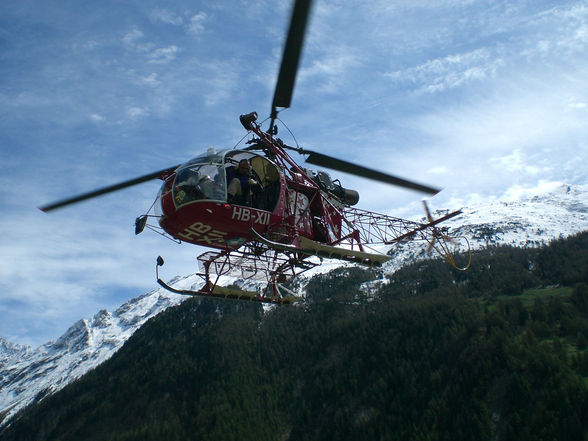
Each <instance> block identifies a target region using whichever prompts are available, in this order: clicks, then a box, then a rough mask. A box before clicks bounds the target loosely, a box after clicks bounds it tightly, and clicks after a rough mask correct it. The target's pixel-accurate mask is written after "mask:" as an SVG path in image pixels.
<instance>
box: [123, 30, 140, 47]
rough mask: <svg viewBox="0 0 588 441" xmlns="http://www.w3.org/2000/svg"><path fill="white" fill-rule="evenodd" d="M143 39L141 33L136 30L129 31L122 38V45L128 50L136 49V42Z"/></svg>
mask: <svg viewBox="0 0 588 441" xmlns="http://www.w3.org/2000/svg"><path fill="white" fill-rule="evenodd" d="M142 38H143V32H141V31H140V30H139V29H137V28H133V29H131V30H130V31H129V32H127V33H126V34H125V35H124V36H123V38H122V41H123V44H124V45H125V46H127V47H129V48H136V46H137V42H138V41H139V40H141V39H142Z"/></svg>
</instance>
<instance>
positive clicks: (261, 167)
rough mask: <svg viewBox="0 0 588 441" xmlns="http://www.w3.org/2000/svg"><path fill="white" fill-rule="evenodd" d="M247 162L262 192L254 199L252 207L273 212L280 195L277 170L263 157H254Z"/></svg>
mask: <svg viewBox="0 0 588 441" xmlns="http://www.w3.org/2000/svg"><path fill="white" fill-rule="evenodd" d="M249 162H250V163H251V169H252V170H253V172H254V173H255V175H256V178H258V179H259V181H260V184H261V187H262V191H261V192H260V193H258V194H257V195H256V197H255V198H254V201H253V206H254V208H259V209H260V210H267V211H273V210H274V208H275V207H276V203H277V202H278V197H279V195H280V174H279V173H278V169H277V168H276V166H275V165H274V164H272V163H271V162H270V161H268V160H267V159H266V158H264V157H263V156H254V157H253V158H251V160H250V161H249Z"/></svg>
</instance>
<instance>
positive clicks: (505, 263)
mask: <svg viewBox="0 0 588 441" xmlns="http://www.w3.org/2000/svg"><path fill="white" fill-rule="evenodd" d="M473 262H474V263H473V265H472V268H471V269H470V270H468V271H467V272H464V273H460V272H457V271H454V270H452V269H451V268H450V267H449V265H447V264H445V263H443V262H439V261H430V262H419V263H415V264H413V265H410V266H407V267H405V268H403V269H402V270H400V271H398V272H397V273H395V274H394V275H392V276H391V277H390V279H389V281H388V282H389V283H384V284H380V285H378V286H379V288H378V289H377V292H375V293H373V292H368V290H366V289H365V287H364V282H369V281H371V280H373V279H374V278H377V277H380V275H379V274H377V272H375V271H373V270H365V269H361V268H357V269H349V268H347V269H340V270H337V271H334V272H332V273H330V274H327V275H323V276H320V277H317V278H315V279H314V280H313V281H312V282H311V283H310V284H309V286H308V292H309V299H308V302H307V303H306V304H304V305H301V306H293V307H278V308H275V309H274V310H272V311H270V312H265V313H264V312H263V310H262V309H261V307H259V306H258V305H252V304H245V303H238V302H228V301H224V302H223V301H210V300H200V299H195V300H189V301H186V302H184V303H183V304H181V305H179V306H177V307H173V308H170V309H168V310H167V311H166V312H164V313H162V314H160V315H159V316H157V317H156V318H154V319H152V320H150V321H149V322H148V323H147V324H146V325H144V326H143V327H142V328H141V329H140V330H139V331H138V332H136V333H135V334H134V335H133V337H131V339H129V340H128V342H127V343H126V344H125V346H124V347H123V348H122V349H121V350H120V351H119V352H118V353H116V354H115V355H114V356H113V357H112V358H111V359H110V360H109V361H108V362H106V363H105V364H103V365H101V366H100V367H98V368H97V369H95V370H94V371H91V372H90V373H89V374H87V375H86V376H84V377H83V378H81V379H80V380H78V381H76V382H74V383H73V384H71V385H70V386H68V387H67V388H65V389H64V390H63V391H61V392H59V393H57V394H55V395H53V396H50V397H48V398H46V399H45V400H43V401H42V402H41V403H40V404H38V405H35V406H32V407H31V408H28V409H26V410H25V411H24V412H23V413H21V415H19V417H17V418H16V419H15V420H14V421H13V423H12V425H11V426H10V427H8V428H5V429H4V430H3V431H2V432H0V439H1V440H29V439H30V440H33V439H35V440H45V439H47V440H49V439H50V440H80V439H84V440H176V439H177V440H185V439H195V440H249V439H251V440H292V441H293V440H357V439H362V440H472V439H476V440H494V439H496V440H567V439H569V440H588V419H587V418H586V415H588V234H587V233H584V234H581V235H578V236H575V237H572V238H569V239H565V240H564V239H561V240H558V241H555V242H554V243H552V244H551V245H550V246H549V247H547V248H545V249H519V248H508V247H500V248H491V249H488V250H485V251H480V252H477V253H475V255H474V257H473Z"/></svg>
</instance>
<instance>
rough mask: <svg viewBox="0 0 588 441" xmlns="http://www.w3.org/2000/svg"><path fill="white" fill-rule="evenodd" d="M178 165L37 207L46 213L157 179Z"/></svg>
mask: <svg viewBox="0 0 588 441" xmlns="http://www.w3.org/2000/svg"><path fill="white" fill-rule="evenodd" d="M178 167H179V165H175V166H173V167H168V168H165V169H163V170H159V171H156V172H154V173H149V174H148V175H144V176H139V177H138V178H134V179H129V180H128V181H124V182H120V183H118V184H114V185H109V186H108V187H104V188H100V189H98V190H94V191H90V192H88V193H84V194H80V195H78V196H74V197H71V198H68V199H63V200H61V201H57V202H53V203H52V204H49V205H45V206H43V207H39V209H40V210H42V211H44V212H46V213H47V212H49V211H52V210H56V209H57V208H61V207H65V206H66V205H71V204H75V203H77V202H81V201H85V200H86V199H92V198H95V197H97V196H102V195H103V194H107V193H112V192H115V191H118V190H122V189H124V188H128V187H132V186H133V185H137V184H142V183H143V182H147V181H151V180H152V179H157V178H159V177H161V176H164V175H165V174H166V173H171V172H173V171H174V170H175V169H176V168H178Z"/></svg>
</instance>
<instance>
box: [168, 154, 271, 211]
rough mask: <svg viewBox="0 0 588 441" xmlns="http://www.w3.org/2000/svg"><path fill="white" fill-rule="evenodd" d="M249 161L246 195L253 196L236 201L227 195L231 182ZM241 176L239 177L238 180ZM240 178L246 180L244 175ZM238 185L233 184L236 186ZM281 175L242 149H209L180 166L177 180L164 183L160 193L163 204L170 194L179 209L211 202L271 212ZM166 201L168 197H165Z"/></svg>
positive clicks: (266, 160) (269, 164)
mask: <svg viewBox="0 0 588 441" xmlns="http://www.w3.org/2000/svg"><path fill="white" fill-rule="evenodd" d="M243 160H247V162H248V163H249V165H250V172H249V175H248V178H247V179H245V180H246V181H247V182H251V184H252V185H251V191H250V189H249V187H248V188H247V192H249V191H250V194H248V195H247V197H243V198H241V199H240V200H236V199H235V200H234V199H233V198H232V195H231V194H230V193H229V192H228V191H229V189H230V184H231V181H232V180H234V179H236V176H235V175H236V170H237V168H238V165H239V163H240V162H241V161H243ZM238 177H239V176H238V175H237V178H238ZM241 179H244V178H243V177H242V176H241ZM234 184H235V182H233V186H234ZM279 186H280V174H279V172H278V169H277V167H276V166H275V164H273V163H272V162H271V161H269V160H268V159H267V158H265V157H263V156H259V155H257V154H255V153H252V152H248V151H240V150H222V151H219V152H216V151H214V150H213V149H209V150H208V151H207V152H206V153H205V154H203V155H200V156H198V157H196V158H194V159H192V160H190V161H188V162H186V163H185V164H183V165H181V166H180V167H178V169H177V170H176V172H175V178H174V179H173V180H172V179H171V178H170V179H168V180H167V181H166V182H164V184H163V186H162V187H161V190H160V198H159V199H160V201H161V202H163V197H164V196H165V195H167V194H168V193H169V192H170V191H171V192H172V195H171V196H172V200H173V204H174V205H175V207H176V208H179V207H182V206H184V205H187V204H190V203H193V202H197V201H203V200H209V201H218V202H229V203H235V204H238V205H247V206H251V207H253V208H258V209H261V210H268V211H272V210H273V209H274V207H275V205H276V202H277V198H278V195H279ZM166 199H167V198H166Z"/></svg>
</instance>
